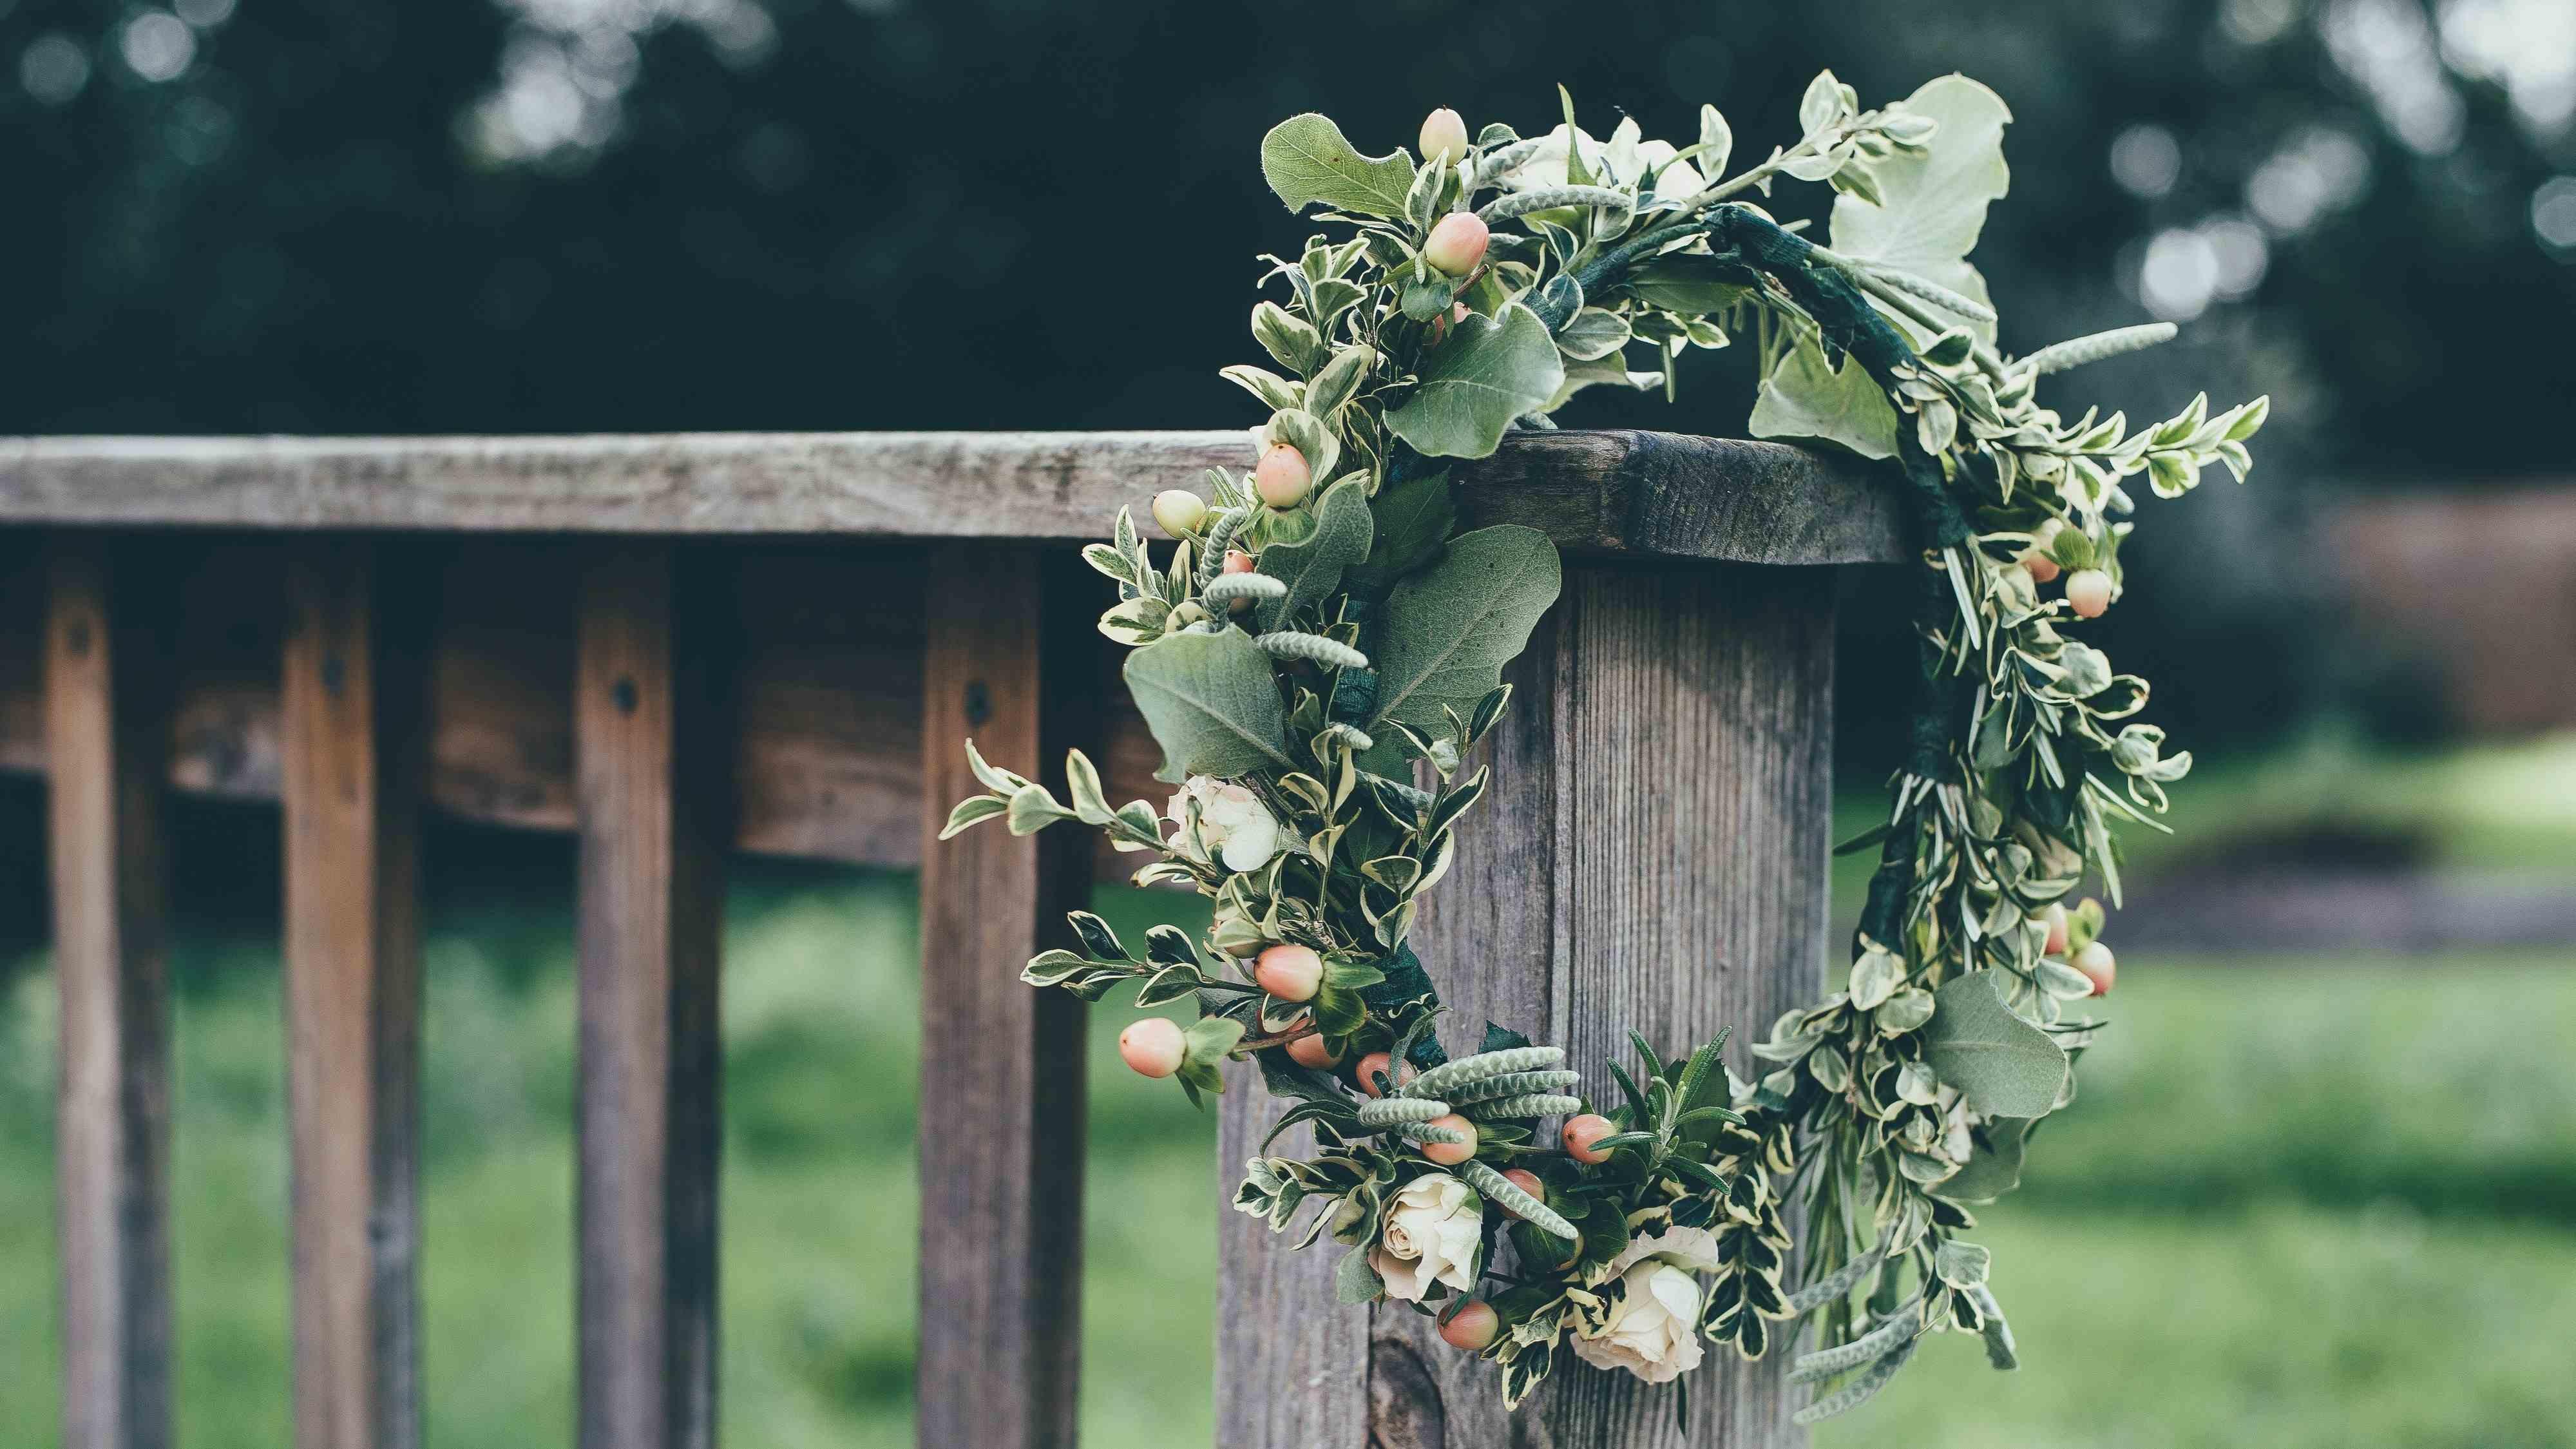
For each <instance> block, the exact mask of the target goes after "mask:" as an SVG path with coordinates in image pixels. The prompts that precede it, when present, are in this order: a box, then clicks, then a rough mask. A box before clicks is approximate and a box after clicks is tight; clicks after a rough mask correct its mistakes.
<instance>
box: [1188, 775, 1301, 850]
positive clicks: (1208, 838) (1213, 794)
mask: <svg viewBox="0 0 2576 1449" xmlns="http://www.w3.org/2000/svg"><path fill="white" fill-rule="evenodd" d="M1163 813H1164V814H1165V815H1167V816H1169V817H1170V818H1171V821H1172V823H1173V824H1175V825H1178V826H1179V827H1181V829H1180V833H1179V834H1178V835H1176V836H1174V837H1173V839H1172V849H1174V850H1176V851H1178V852H1180V853H1181V854H1182V855H1185V856H1188V857H1189V858H1190V859H1192V860H1198V861H1204V860H1206V859H1207V856H1206V855H1204V854H1202V853H1201V846H1202V844H1204V846H1205V848H1206V849H1208V850H1212V851H1215V852H1216V854H1217V858H1218V859H1219V860H1222V861H1223V862H1224V863H1225V868H1226V869H1228V870H1232V871H1247V870H1259V869H1261V868H1262V867H1263V866H1265V865H1268V864H1269V863H1270V858H1271V857H1272V856H1274V855H1277V854H1278V853H1279V822H1278V821H1277V820H1274V819H1272V818H1271V815H1270V810H1269V807H1267V806H1265V805H1263V804H1262V803H1261V797H1260V796H1258V795H1255V794H1253V793H1252V792H1251V791H1250V790H1248V789H1246V788H1244V787H1243V786H1241V785H1230V784H1227V783H1226V782H1225V781H1223V780H1219V779H1216V778H1215V777H1213V776H1209V775H1192V776H1190V778H1189V779H1188V780H1187V781H1185V782H1183V783H1182V785H1181V788H1180V791H1179V793H1177V794H1175V795H1173V796H1172V799H1171V803H1169V804H1168V805H1166V806H1164V807H1163ZM1193 816H1195V820H1196V825H1197V829H1196V830H1195V831H1193V830H1192V828H1191V826H1192V823H1193Z"/></svg>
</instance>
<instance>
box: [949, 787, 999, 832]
mask: <svg viewBox="0 0 2576 1449" xmlns="http://www.w3.org/2000/svg"><path fill="white" fill-rule="evenodd" d="M1010 808H1011V807H1010V802H1008V801H1006V800H1003V799H1001V798H1000V797H999V796H994V795H970V796H968V797H966V798H965V799H963V800H960V801H958V802H957V808H956V809H954V810H951V811H949V812H948V824H947V825H946V826H945V827H944V828H942V829H941V830H940V832H939V838H940V839H942V840H946V839H948V838H950V837H951V836H953V835H955V834H956V833H957V832H958V831H961V830H963V829H965V828H966V827H967V826H970V825H975V824H980V823H981V822H983V821H986V820H990V819H992V818H993V817H994V816H996V815H999V814H1001V813H1002V812H1004V811H1006V810H1008V809H1010Z"/></svg>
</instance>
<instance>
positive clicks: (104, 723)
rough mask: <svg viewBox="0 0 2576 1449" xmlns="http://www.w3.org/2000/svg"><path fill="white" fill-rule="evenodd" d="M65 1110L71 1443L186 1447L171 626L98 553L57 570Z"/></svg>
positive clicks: (138, 586) (54, 717)
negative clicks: (174, 1026) (173, 1395)
mask: <svg viewBox="0 0 2576 1449" xmlns="http://www.w3.org/2000/svg"><path fill="white" fill-rule="evenodd" d="M47 573H48V589H47V593H48V599H47V603H46V619H45V628H44V636H43V637H44V645H43V675H44V733H45V741H46V748H47V753H48V755H49V756H50V759H51V761H52V775H53V780H52V791H51V796H50V800H49V812H48V819H47V834H48V837H49V843H50V849H51V856H52V872H53V898H54V972H55V979H56V981H57V983H58V984H59V988H60V991H61V1023H60V1028H61V1063H60V1069H61V1079H60V1091H59V1093H58V1095H57V1096H56V1099H55V1111H56V1119H55V1120H56V1123H57V1127H56V1132H55V1140H56V1143H57V1151H58V1152H59V1154H60V1166H59V1169H58V1178H57V1193H58V1203H59V1208H58V1211H59V1213H60V1219H59V1227H60V1233H61V1241H62V1294H63V1297H62V1312H63V1318H62V1323H63V1418H62V1434H63V1444H64V1445H65V1446H66V1449H160V1446H163V1445H166V1444H168V1443H169V1442H170V1277H169V1268H170V1265H169V1227H168V1191H169V1146H170V1140H169V1134H170V1102H169V1048H168V1028H167V1018H168V1012H169V999H168V975H167V961H166V955H167V947H166V929H167V925H166V919H165V911H166V905H167V868H166V863H165V860H164V857H163V842H162V831H161V820H160V813H161V799H162V789H163V787H162V777H163V773H164V768H165V767H164V765H163V761H162V743H163V740H164V738H165V732H166V729H167V721H166V719H165V718H164V715H163V713H162V711H163V707H164V705H165V704H166V699H165V697H164V695H163V693H162V692H161V690H160V688H159V687H158V686H159V681H160V678H161V677H162V676H163V675H164V674H166V667H167V660H166V658H165V657H164V648H165V646H166V643H167V639H166V632H165V628H166V625H167V623H168V621H167V620H166V619H160V618H154V617H150V616H151V615H153V614H154V613H155V612H157V611H156V610H155V608H154V604H155V603H156V602H166V597H165V596H163V595H161V594H159V593H158V591H155V590H152V589H149V588H148V587H146V586H144V585H143V582H142V580H143V577H144V576H143V573H142V571H140V570H137V569H134V568H131V567H128V568H125V569H121V570H119V569H114V568H112V566H111V565H110V563H109V562H108V557H107V554H106V552H105V550H104V549H103V548H102V546H101V545H99V544H98V543H96V542H83V543H80V544H65V545H63V546H61V547H59V548H58V549H57V550H56V552H55V553H54V555H53V557H52V558H51V560H50V567H49V568H48V570H47Z"/></svg>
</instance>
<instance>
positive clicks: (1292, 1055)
mask: <svg viewBox="0 0 2576 1449" xmlns="http://www.w3.org/2000/svg"><path fill="white" fill-rule="evenodd" d="M1288 1060H1290V1061H1292V1062H1295V1063H1296V1064H1297V1065H1299V1066H1301V1067H1313V1068H1314V1069H1315V1070H1317V1071H1322V1070H1323V1069H1324V1068H1326V1067H1333V1066H1339V1065H1341V1060H1342V1057H1341V1053H1339V1052H1336V1051H1334V1050H1333V1049H1332V1048H1331V1047H1329V1046H1327V1045H1325V1044H1324V1038H1323V1037H1322V1036H1321V1035H1316V1036H1301V1037H1299V1038H1297V1039H1296V1040H1295V1041H1292V1042H1290V1043H1288Z"/></svg>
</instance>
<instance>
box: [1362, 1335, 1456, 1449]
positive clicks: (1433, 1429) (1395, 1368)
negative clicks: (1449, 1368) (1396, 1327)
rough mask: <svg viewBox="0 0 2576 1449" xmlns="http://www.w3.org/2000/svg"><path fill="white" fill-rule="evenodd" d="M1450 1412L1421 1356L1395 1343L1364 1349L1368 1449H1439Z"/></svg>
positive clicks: (1374, 1342) (1375, 1343)
mask: <svg viewBox="0 0 2576 1449" xmlns="http://www.w3.org/2000/svg"><path fill="white" fill-rule="evenodd" d="M1448 1440H1449V1412H1448V1410H1447V1409H1445V1408H1443V1407H1442V1406H1441V1403H1440V1384H1439V1382H1438V1381H1437V1380H1435V1379H1434V1378H1432V1376H1431V1366H1430V1365H1428V1364H1426V1363H1424V1362H1423V1361H1422V1354H1421V1353H1420V1352H1419V1351H1418V1350H1416V1349H1415V1348H1414V1346H1413V1345H1412V1344H1409V1343H1406V1342H1405V1341H1404V1340H1402V1339H1400V1338H1378V1339H1375V1340H1372V1341H1371V1342H1370V1344H1369V1449H1444V1446H1445V1445H1446V1444H1447V1443H1448Z"/></svg>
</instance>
